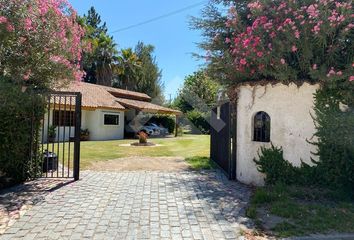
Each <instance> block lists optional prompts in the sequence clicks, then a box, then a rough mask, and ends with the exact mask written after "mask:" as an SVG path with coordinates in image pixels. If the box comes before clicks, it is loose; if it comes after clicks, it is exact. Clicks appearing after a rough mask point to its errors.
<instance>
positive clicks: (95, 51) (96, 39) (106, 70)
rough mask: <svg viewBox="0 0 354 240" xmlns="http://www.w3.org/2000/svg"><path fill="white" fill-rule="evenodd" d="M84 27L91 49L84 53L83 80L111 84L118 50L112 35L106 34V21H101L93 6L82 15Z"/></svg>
mask: <svg viewBox="0 0 354 240" xmlns="http://www.w3.org/2000/svg"><path fill="white" fill-rule="evenodd" d="M82 21H83V23H84V25H85V28H86V35H85V38H86V39H87V40H88V41H89V42H90V43H91V48H92V49H91V51H88V52H85V53H84V60H83V69H84V70H85V72H86V76H85V79H84V80H85V82H90V83H97V84H100V85H106V86H111V85H112V80H113V77H114V67H115V61H116V56H117V54H118V51H117V49H116V47H117V44H116V43H115V42H114V40H113V37H111V36H109V35H108V34H107V32H108V29H107V26H106V23H102V21H101V17H100V15H99V14H98V13H97V12H96V10H95V8H94V7H91V9H90V10H89V11H88V14H87V16H86V15H84V17H83V20H82Z"/></svg>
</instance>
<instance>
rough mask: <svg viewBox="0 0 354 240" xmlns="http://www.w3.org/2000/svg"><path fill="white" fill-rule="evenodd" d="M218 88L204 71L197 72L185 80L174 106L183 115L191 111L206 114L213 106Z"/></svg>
mask: <svg viewBox="0 0 354 240" xmlns="http://www.w3.org/2000/svg"><path fill="white" fill-rule="evenodd" d="M219 88H220V85H219V84H218V83H216V81H214V80H212V79H211V78H210V77H209V76H208V75H207V74H206V72H205V71H204V70H199V71H197V72H195V73H193V74H191V75H189V76H187V77H186V78H185V80H184V83H183V86H182V88H181V89H180V90H179V93H178V96H177V98H176V99H175V101H174V106H176V107H177V108H179V109H180V110H181V111H182V112H184V113H187V112H189V111H192V110H198V111H201V112H205V113H207V112H209V111H210V108H211V107H212V106H213V105H215V102H216V98H217V93H218V90H219Z"/></svg>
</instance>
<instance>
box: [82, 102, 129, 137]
mask: <svg viewBox="0 0 354 240" xmlns="http://www.w3.org/2000/svg"><path fill="white" fill-rule="evenodd" d="M105 113H106V114H118V115H119V116H120V119H119V126H109V125H104V114H105ZM85 121H86V128H88V129H89V131H90V140H92V141H102V140H117V139H123V138H124V112H123V111H122V112H119V111H112V110H100V109H98V110H96V111H87V112H86V119H85Z"/></svg>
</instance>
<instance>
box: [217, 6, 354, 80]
mask: <svg viewBox="0 0 354 240" xmlns="http://www.w3.org/2000/svg"><path fill="white" fill-rule="evenodd" d="M247 7H248V8H249V10H250V12H251V14H249V15H248V16H247V19H242V18H241V17H240V16H239V14H238V13H237V11H236V10H235V8H234V7H233V9H232V11H229V18H228V19H227V21H226V27H227V28H229V31H230V32H231V33H232V35H231V36H232V37H230V36H229V37H228V38H225V40H224V42H225V43H226V44H228V45H229V48H230V53H231V54H232V56H233V57H234V66H235V69H236V71H238V72H239V73H241V74H244V75H245V76H246V77H251V78H252V76H253V75H254V74H257V73H262V71H263V70H266V71H267V72H269V71H270V69H272V71H276V70H274V69H279V71H283V70H282V69H283V68H282V67H281V66H290V65H291V64H292V62H294V61H293V60H292V61H290V60H289V59H297V60H296V61H299V62H300V61H302V58H304V57H309V55H307V56H304V55H303V51H304V47H305V46H306V47H307V49H306V51H309V50H310V51H311V50H313V51H317V50H318V48H320V47H322V45H316V44H317V42H321V41H323V40H322V39H326V41H328V42H330V41H331V39H332V38H333V37H336V38H339V37H340V38H343V39H345V38H346V36H347V35H345V34H347V33H346V32H348V31H350V30H352V29H353V28H354V24H353V22H352V19H353V17H354V15H353V9H352V4H351V0H346V1H339V0H318V1H312V3H309V2H307V4H306V3H304V2H303V1H294V0H284V1H283V2H282V3H281V4H277V3H275V2H269V1H266V0H254V1H252V2H250V3H248V4H247ZM259 9H262V11H256V10H259ZM338 33H340V35H338ZM343 41H344V40H343ZM339 42H340V41H339ZM325 47H326V48H327V50H326V52H328V56H327V57H331V55H330V54H332V53H333V52H335V51H337V52H340V49H335V48H340V47H342V46H340V45H339V44H337V45H335V46H330V45H328V46H325ZM310 57H311V56H310ZM312 57H313V58H315V56H312ZM304 62H308V63H309V66H308V69H309V70H311V69H312V71H319V69H323V68H322V67H321V66H318V65H319V62H315V59H306V60H305V61H304ZM332 67H333V68H332ZM334 67H335V66H326V68H327V69H330V70H329V71H328V72H327V73H325V75H327V76H329V77H331V76H342V75H343V76H344V75H345V73H344V72H343V71H344V69H340V70H339V69H338V70H337V71H334ZM351 81H353V80H352V78H351Z"/></svg>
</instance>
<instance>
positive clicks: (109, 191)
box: [0, 171, 251, 240]
mask: <svg viewBox="0 0 354 240" xmlns="http://www.w3.org/2000/svg"><path fill="white" fill-rule="evenodd" d="M81 176H82V180H80V181H78V182H73V183H70V184H68V185H65V186H62V187H60V188H57V189H56V190H54V191H51V192H49V193H48V194H47V195H46V196H45V199H44V200H43V201H40V202H38V203H37V204H36V205H34V206H33V207H32V208H31V209H30V210H29V211H28V212H26V213H25V214H24V216H22V217H20V218H19V220H17V222H15V223H14V225H13V226H11V227H10V228H9V229H8V230H7V231H6V232H5V234H4V235H0V239H1V240H3V239H172V240H173V239H239V237H240V236H241V229H242V228H243V227H244V226H251V223H250V222H249V220H248V219H246V218H245V217H244V215H245V207H246V204H247V202H248V200H249V197H250V194H251V191H250V189H249V188H247V187H246V186H244V185H241V184H239V183H237V182H233V181H228V180H227V179H226V178H225V176H224V175H223V174H222V173H221V172H219V171H206V172H202V173H197V172H190V171H183V172H143V171H140V172H93V171H86V172H82V174H81Z"/></svg>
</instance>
